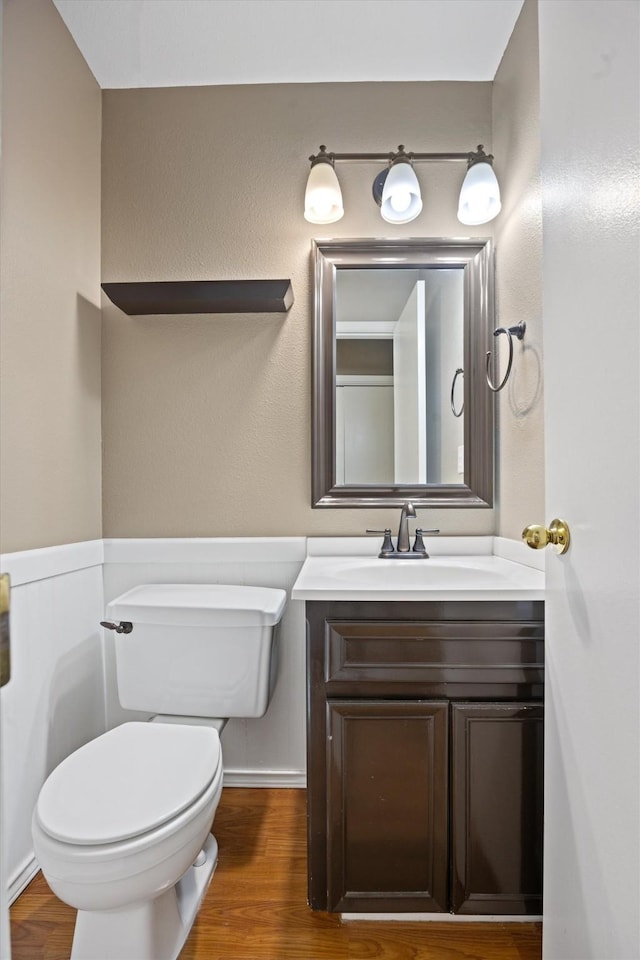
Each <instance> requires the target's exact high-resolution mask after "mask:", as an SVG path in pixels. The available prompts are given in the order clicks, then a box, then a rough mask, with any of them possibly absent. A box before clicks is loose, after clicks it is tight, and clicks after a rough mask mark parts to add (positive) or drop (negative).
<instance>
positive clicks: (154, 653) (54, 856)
mask: <svg viewBox="0 0 640 960" xmlns="http://www.w3.org/2000/svg"><path fill="white" fill-rule="evenodd" d="M285 601H286V594H285V592H284V590H276V589H271V588H266V587H249V586H235V585H233V586H227V585H219V584H215V585H214V584H145V585H141V586H137V587H134V588H133V589H132V590H129V591H128V592H127V593H124V594H123V595H122V596H120V597H118V598H117V599H116V600H114V601H113V602H112V603H110V604H109V605H108V607H107V617H108V620H109V621H110V623H107V624H106V625H107V626H109V627H110V628H111V629H114V630H116V635H115V658H116V675H117V686H118V699H119V701H120V703H121V705H122V706H123V707H124V708H126V709H131V710H139V711H144V712H145V713H147V714H152V715H153V716H152V718H151V720H150V721H147V722H136V721H134V722H127V723H123V724H121V725H120V726H118V727H115V728H114V729H112V730H109V731H108V732H107V733H105V734H102V736H100V737H97V738H96V739H95V740H92V741H91V742H89V743H87V744H85V745H84V746H83V747H80V748H79V749H78V750H76V751H75V752H74V753H72V754H71V755H70V756H68V757H67V758H66V760H63V762H62V763H61V764H60V765H59V766H58V767H56V769H55V770H54V771H53V772H52V773H51V774H50V776H49V777H48V778H47V780H46V782H45V783H44V785H43V787H42V789H41V791H40V794H39V797H38V801H37V803H36V807H35V810H34V813H33V821H32V833H33V843H34V850H35V854H36V858H37V860H38V862H39V864H40V867H41V869H42V872H43V874H44V876H45V878H46V880H47V882H48V884H49V886H50V887H51V889H52V890H53V892H54V893H55V894H56V896H58V897H59V898H60V899H61V900H64V902H65V903H68V904H69V905H70V906H72V907H74V908H75V909H76V910H77V911H78V913H77V917H76V925H75V931H74V938H73V947H72V951H71V960H176V958H177V956H178V954H179V953H180V950H181V949H182V947H183V945H184V942H185V940H186V938H187V936H188V934H189V930H190V929H191V926H192V924H193V921H194V919H195V916H196V914H197V912H198V909H199V907H200V904H201V902H202V899H203V897H204V895H205V893H206V891H207V888H208V886H209V883H210V881H211V877H212V875H213V872H214V870H215V867H216V863H217V856H218V847H217V843H216V841H215V839H214V837H213V836H212V835H211V833H210V829H211V825H212V821H213V818H214V815H215V812H216V808H217V806H218V802H219V800H220V795H221V792H222V780H223V766H222V753H221V749H220V739H219V734H220V731H221V730H222V728H223V726H224V724H225V723H226V721H227V719H228V718H230V717H260V716H263V715H264V713H265V712H266V710H267V707H268V705H269V702H270V699H271V695H272V693H273V689H274V685H275V679H276V671H277V628H278V624H279V623H280V620H281V618H282V615H283V612H284V607H285Z"/></svg>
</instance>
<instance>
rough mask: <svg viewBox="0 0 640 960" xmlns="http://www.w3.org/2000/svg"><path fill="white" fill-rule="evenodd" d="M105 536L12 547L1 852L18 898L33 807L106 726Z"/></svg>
mask: <svg viewBox="0 0 640 960" xmlns="http://www.w3.org/2000/svg"><path fill="white" fill-rule="evenodd" d="M102 560H103V546H102V541H101V540H100V541H91V542H88V543H79V544H67V545H65V546H61V547H48V548H45V549H41V550H28V551H24V552H20V553H13V554H4V555H3V556H2V557H1V558H0V568H1V569H2V572H3V573H8V574H9V575H10V576H11V585H12V590H11V680H10V681H9V683H8V684H7V686H5V687H3V689H2V695H1V698H0V710H1V715H0V723H1V728H2V757H1V758H0V782H1V784H2V791H3V817H4V824H3V828H4V829H3V843H2V847H3V849H2V856H3V860H4V863H5V870H6V877H7V881H8V884H9V897H10V900H14V899H15V897H16V896H17V895H18V894H19V893H20V891H21V889H22V888H23V887H24V886H25V885H26V884H27V883H28V882H29V880H30V879H31V877H32V876H33V874H34V873H35V872H36V871H37V869H38V867H37V864H36V861H35V859H34V855H33V845H32V841H31V815H32V811H33V807H34V805H35V802H36V799H37V796H38V792H39V790H40V787H41V786H42V784H43V782H44V780H45V779H46V777H47V776H48V775H49V773H50V772H51V770H53V768H54V767H55V766H56V765H57V764H58V763H60V762H61V760H63V759H64V757H66V756H67V755H68V754H69V753H71V752H72V751H73V750H75V749H77V747H79V746H81V745H82V744H83V743H86V742H87V741H88V740H91V739H93V738H94V737H96V736H98V735H99V734H100V733H103V732H104V730H105V729H106V713H105V700H104V679H103V678H104V670H103V652H102V629H101V627H100V619H101V617H102V610H103V607H104V600H103V585H102Z"/></svg>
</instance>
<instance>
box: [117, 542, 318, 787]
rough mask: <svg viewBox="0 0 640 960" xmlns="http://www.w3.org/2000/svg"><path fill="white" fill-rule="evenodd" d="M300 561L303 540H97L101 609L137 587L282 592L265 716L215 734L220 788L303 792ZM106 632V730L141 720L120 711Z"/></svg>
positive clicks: (233, 722)
mask: <svg viewBox="0 0 640 960" xmlns="http://www.w3.org/2000/svg"><path fill="white" fill-rule="evenodd" d="M305 556H306V538H305V537H256V538H242V537H239V538H216V539H205V538H203V539H199V538H190V539H168V540H163V539H157V540H155V539H153V540H105V541H104V590H105V603H109V601H110V600H113V599H115V597H117V596H118V595H119V594H121V593H123V592H124V591H125V590H129V589H130V588H131V587H134V586H136V585H137V584H141V583H233V584H251V585H252V586H262V587H280V588H281V589H283V590H286V591H287V596H288V598H289V599H288V602H287V607H286V609H285V613H284V617H283V619H282V623H281V625H280V631H279V669H278V681H277V684H276V689H275V692H274V696H273V699H272V701H271V704H270V705H269V708H268V710H267V713H266V714H265V716H264V717H261V718H259V719H255V720H238V719H233V720H230V721H229V723H228V724H227V726H226V727H225V729H224V731H223V733H222V750H223V755H224V767H225V779H224V782H225V785H226V786H263V787H271V786H275V787H304V786H305V785H306V643H305V616H304V603H303V601H301V600H291V587H292V586H293V583H294V581H295V579H296V577H297V576H298V572H299V570H300V567H301V566H302V563H303V562H304V559H305ZM105 633H106V634H107V635H106V636H105V666H106V688H107V723H108V726H109V727H113V726H116V725H117V724H119V723H122V722H124V721H125V720H129V719H141V718H145V717H146V716H147V715H146V714H137V713H132V712H131V711H125V710H123V709H122V707H120V705H119V703H118V699H117V690H116V678H115V663H114V655H113V653H114V650H113V637H112V635H111V634H108V632H107V631H105Z"/></svg>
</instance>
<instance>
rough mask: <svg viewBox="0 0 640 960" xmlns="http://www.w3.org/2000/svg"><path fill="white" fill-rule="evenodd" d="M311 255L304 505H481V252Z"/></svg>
mask: <svg viewBox="0 0 640 960" xmlns="http://www.w3.org/2000/svg"><path fill="white" fill-rule="evenodd" d="M313 255H314V261H315V313H314V381H313V506H316V507H339V506H344V507H373V506H381V507H383V506H397V505H400V504H402V503H404V502H406V501H407V500H411V501H412V502H414V503H415V504H417V505H419V506H438V507H447V506H450V507H466V506H469V507H488V506H491V505H492V502H493V398H492V395H491V393H490V391H489V390H488V388H487V385H486V380H485V375H484V370H485V367H484V362H485V352H486V350H487V349H489V348H490V344H489V340H490V338H491V334H492V331H493V328H494V293H493V252H492V243H491V241H490V240H486V239H479V240H450V239H449V240H447V239H444V240H440V239H410V240H407V239H402V240H326V241H313ZM485 345H486V346H485Z"/></svg>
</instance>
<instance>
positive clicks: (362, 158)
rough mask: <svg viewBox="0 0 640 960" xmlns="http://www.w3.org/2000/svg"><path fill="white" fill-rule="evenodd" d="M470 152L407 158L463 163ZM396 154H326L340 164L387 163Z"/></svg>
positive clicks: (421, 155)
mask: <svg viewBox="0 0 640 960" xmlns="http://www.w3.org/2000/svg"><path fill="white" fill-rule="evenodd" d="M471 155H472V154H471V152H467V153H407V157H408V158H409V159H410V160H412V161H413V162H415V163H429V162H431V163H442V162H445V163H446V162H448V161H464V162H465V163H468V162H469V158H470V157H471ZM396 156H397V154H395V153H328V154H327V157H330V158H331V159H332V160H334V161H336V160H337V161H339V162H341V163H388V162H389V161H390V160H394V159H395V157H396ZM315 159H316V158H315V156H312V157H309V160H311V162H313V161H314V160H315Z"/></svg>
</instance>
